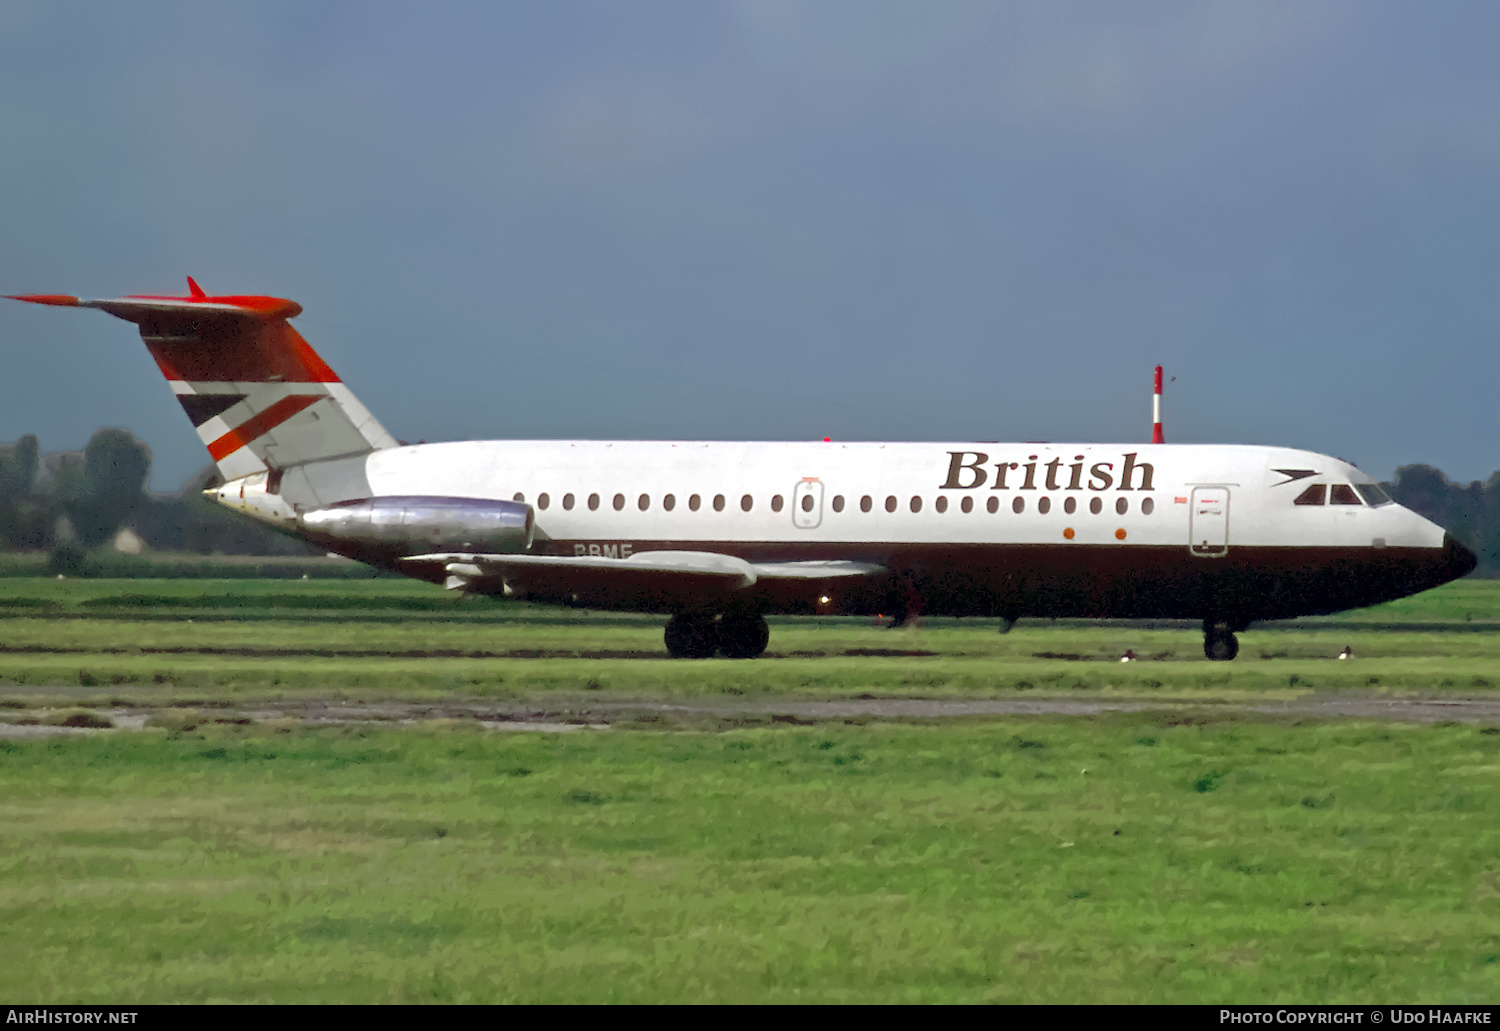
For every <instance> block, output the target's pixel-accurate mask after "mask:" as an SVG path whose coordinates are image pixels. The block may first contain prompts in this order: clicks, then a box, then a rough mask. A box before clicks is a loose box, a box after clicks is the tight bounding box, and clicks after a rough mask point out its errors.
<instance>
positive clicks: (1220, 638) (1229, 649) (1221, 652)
mask: <svg viewBox="0 0 1500 1031" xmlns="http://www.w3.org/2000/svg"><path fill="white" fill-rule="evenodd" d="M1236 629H1241V630H1243V629H1244V628H1243V627H1238V628H1236V627H1235V626H1234V625H1232V624H1230V623H1227V622H1225V621H1224V620H1222V619H1205V620H1204V621H1203V654H1204V656H1205V657H1206V658H1209V659H1213V660H1214V661H1215V662H1228V661H1229V660H1230V659H1232V658H1234V657H1235V656H1236V655H1238V654H1239V653H1240V642H1239V638H1237V637H1235V636H1234V632H1235V630H1236Z"/></svg>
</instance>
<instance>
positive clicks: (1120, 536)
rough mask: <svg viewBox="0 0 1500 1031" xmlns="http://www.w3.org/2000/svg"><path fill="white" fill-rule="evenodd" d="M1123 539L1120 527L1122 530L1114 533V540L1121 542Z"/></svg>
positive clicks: (1123, 535)
mask: <svg viewBox="0 0 1500 1031" xmlns="http://www.w3.org/2000/svg"><path fill="white" fill-rule="evenodd" d="M1124 539H1125V530H1124V528H1123V527H1122V528H1120V529H1118V530H1116V531H1115V540H1117V541H1123V540H1124Z"/></svg>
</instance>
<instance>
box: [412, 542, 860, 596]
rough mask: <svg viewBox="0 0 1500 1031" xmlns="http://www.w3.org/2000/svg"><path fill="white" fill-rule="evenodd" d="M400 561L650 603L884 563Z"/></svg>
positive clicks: (525, 586)
mask: <svg viewBox="0 0 1500 1031" xmlns="http://www.w3.org/2000/svg"><path fill="white" fill-rule="evenodd" d="M403 561H404V562H409V563H411V564H413V565H422V564H427V565H438V566H440V567H441V568H442V570H443V572H444V573H445V574H446V579H445V581H444V585H445V586H446V587H448V588H449V589H450V590H451V589H463V590H480V591H483V590H494V589H496V588H499V587H503V588H505V589H507V590H509V591H512V592H514V593H516V594H526V595H534V596H537V597H544V598H563V599H568V600H575V601H588V600H590V599H598V600H601V601H602V600H603V599H605V598H609V599H611V600H619V599H620V598H621V597H622V596H633V597H635V598H637V599H639V600H640V601H641V602H645V601H646V600H647V599H650V600H651V601H653V602H655V603H656V604H662V603H670V602H673V601H689V600H692V601H706V600H711V599H713V598H715V597H727V596H728V595H730V594H732V593H734V592H737V591H743V590H745V589H747V588H750V587H753V586H755V584H756V583H758V582H761V581H777V580H801V581H814V580H831V579H837V578H841V577H851V576H869V575H871V574H873V573H877V572H880V571H881V570H882V569H884V567H883V566H880V565H877V564H875V563H871V562H849V561H817V562H761V563H755V562H747V561H746V560H744V559H742V558H737V557H735V556H733V555H723V554H719V553H718V552H712V551H643V552H638V553H637V554H634V555H631V556H630V557H629V558H604V557H602V556H594V555H577V556H572V555H476V554H467V553H462V552H436V553H433V554H430V555H413V556H411V557H409V558H406V559H403Z"/></svg>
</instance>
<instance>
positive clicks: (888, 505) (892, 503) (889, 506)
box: [885, 494, 896, 512]
mask: <svg viewBox="0 0 1500 1031" xmlns="http://www.w3.org/2000/svg"><path fill="white" fill-rule="evenodd" d="M885 510H886V511H887V512H894V511H896V495H894V494H892V495H890V496H889V497H887V498H886V499H885Z"/></svg>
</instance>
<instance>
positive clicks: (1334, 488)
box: [1292, 483, 1391, 508]
mask: <svg viewBox="0 0 1500 1031" xmlns="http://www.w3.org/2000/svg"><path fill="white" fill-rule="evenodd" d="M1356 491H1358V493H1357V494H1356V493H1355V492H1356ZM1360 498H1364V499H1365V503H1366V504H1368V505H1369V506H1370V507H1371V508H1374V507H1375V506H1376V505H1388V504H1390V503H1391V496H1390V495H1389V494H1387V493H1386V492H1385V491H1384V490H1382V489H1381V487H1380V486H1379V485H1378V484H1374V483H1356V484H1355V485H1354V486H1352V487H1351V486H1349V484H1347V483H1314V484H1313V485H1312V486H1310V487H1308V488H1307V489H1306V490H1304V491H1303V492H1302V493H1301V494H1298V495H1297V499H1296V500H1295V501H1293V502H1292V504H1294V505H1322V504H1329V505H1357V504H1359V499H1360Z"/></svg>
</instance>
